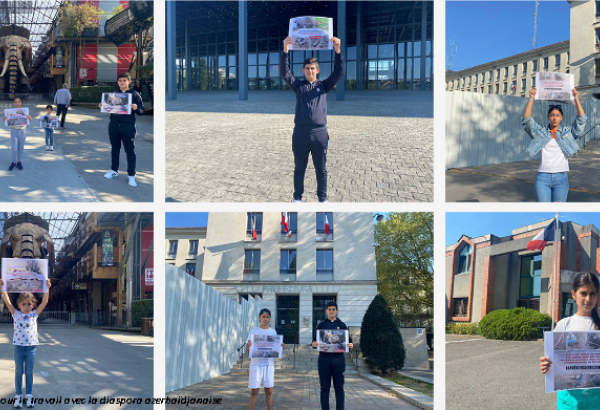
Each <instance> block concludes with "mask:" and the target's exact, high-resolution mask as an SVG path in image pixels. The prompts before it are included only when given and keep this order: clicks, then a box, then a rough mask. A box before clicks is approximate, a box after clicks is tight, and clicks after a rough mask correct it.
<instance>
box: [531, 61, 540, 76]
mask: <svg viewBox="0 0 600 410" xmlns="http://www.w3.org/2000/svg"><path fill="white" fill-rule="evenodd" d="M531 64H532V65H533V67H532V71H533V72H534V73H537V65H538V61H537V60H534V61H532V62H531Z"/></svg>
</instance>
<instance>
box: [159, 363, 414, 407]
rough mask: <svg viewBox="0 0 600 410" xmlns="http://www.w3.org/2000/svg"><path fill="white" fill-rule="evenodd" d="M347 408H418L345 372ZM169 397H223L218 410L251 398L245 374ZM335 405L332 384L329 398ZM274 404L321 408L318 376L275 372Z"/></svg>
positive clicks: (262, 403)
mask: <svg viewBox="0 0 600 410" xmlns="http://www.w3.org/2000/svg"><path fill="white" fill-rule="evenodd" d="M344 390H345V393H346V394H345V396H346V403H345V404H346V407H345V408H346V409H348V410H378V409H385V410H392V409H393V410H413V409H418V407H416V406H414V405H412V404H410V403H408V402H407V401H405V400H403V399H401V398H399V397H397V396H395V395H393V394H391V393H388V392H387V391H386V390H385V389H383V388H381V387H379V386H377V385H375V384H373V383H371V382H370V381H367V380H365V379H364V378H362V377H360V376H359V375H347V376H346V378H345V384H344ZM167 396H168V397H173V398H176V397H179V396H189V397H191V398H192V397H193V398H201V397H202V398H204V397H206V398H208V397H214V398H222V399H223V400H222V402H221V407H219V409H220V410H247V409H248V401H249V399H250V389H248V375H247V374H231V373H230V374H227V375H225V376H219V377H215V378H213V379H210V380H207V381H205V382H202V383H198V384H196V385H193V386H188V387H185V388H183V389H179V390H175V391H172V392H170V393H167ZM329 403H330V406H331V408H333V409H334V408H335V394H334V390H333V384H332V386H331V394H330V398H329ZM273 404H274V408H275V409H276V410H321V404H320V387H319V376H318V375H317V374H316V372H315V373H313V374H296V373H282V372H278V371H276V372H275V387H274V388H273ZM189 408H190V407H185V405H167V406H166V409H167V410H175V409H177V410H184V409H189ZM196 408H198V409H215V405H214V404H212V405H211V404H207V405H198V406H197V407H196ZM266 408H267V406H266V402H265V394H264V390H263V389H261V390H260V393H259V395H258V401H257V404H256V410H266Z"/></svg>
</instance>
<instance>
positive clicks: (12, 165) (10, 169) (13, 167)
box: [8, 162, 17, 171]
mask: <svg viewBox="0 0 600 410" xmlns="http://www.w3.org/2000/svg"><path fill="white" fill-rule="evenodd" d="M16 166H17V164H15V163H14V162H13V163H12V164H10V167H8V170H9V171H12V170H13V169H15V167H16Z"/></svg>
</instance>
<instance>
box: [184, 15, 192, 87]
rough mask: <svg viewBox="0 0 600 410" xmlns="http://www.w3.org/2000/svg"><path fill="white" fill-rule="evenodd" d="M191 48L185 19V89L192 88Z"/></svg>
mask: <svg viewBox="0 0 600 410" xmlns="http://www.w3.org/2000/svg"><path fill="white" fill-rule="evenodd" d="M191 57H192V48H191V46H190V32H189V31H188V21H187V20H186V21H185V90H186V91H190V90H191V89H192V58H191Z"/></svg>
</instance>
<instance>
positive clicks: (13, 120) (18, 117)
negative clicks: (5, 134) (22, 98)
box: [4, 108, 29, 127]
mask: <svg viewBox="0 0 600 410" xmlns="http://www.w3.org/2000/svg"><path fill="white" fill-rule="evenodd" d="M28 115H29V108H5V109H4V116H5V117H7V119H6V121H4V125H6V126H7V127H12V126H15V125H29V120H28V119H27V116H28Z"/></svg>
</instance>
